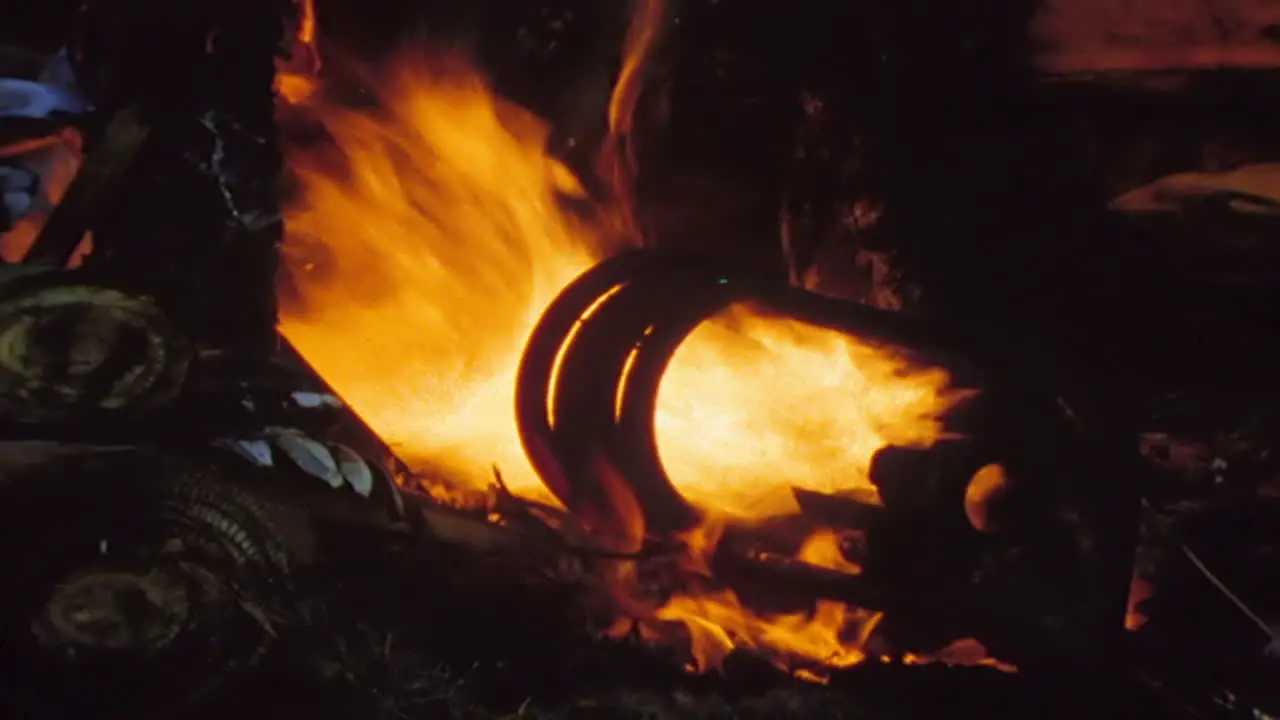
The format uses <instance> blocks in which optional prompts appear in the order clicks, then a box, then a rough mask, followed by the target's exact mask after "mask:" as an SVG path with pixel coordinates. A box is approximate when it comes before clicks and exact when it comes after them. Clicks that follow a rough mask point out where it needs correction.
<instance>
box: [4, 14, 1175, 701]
mask: <svg viewBox="0 0 1280 720" xmlns="http://www.w3.org/2000/svg"><path fill="white" fill-rule="evenodd" d="M161 5H163V3H156V2H147V0H130V2H123V1H121V2H105V1H104V2H96V3H90V4H89V5H88V6H87V9H86V10H84V11H83V12H82V13H81V15H80V16H79V17H78V19H77V28H78V30H77V32H76V34H75V38H74V41H73V42H72V43H71V44H70V45H69V46H68V49H67V50H64V51H63V52H62V53H60V54H58V55H57V56H56V57H54V58H53V59H52V60H51V61H49V63H48V64H47V65H46V66H45V67H44V68H43V69H42V70H41V71H40V72H39V74H38V75H35V74H33V75H32V76H30V77H15V78H8V79H5V80H3V81H2V82H3V83H4V84H3V85H0V100H3V103H4V106H3V109H2V112H3V117H2V118H0V120H2V121H3V122H5V123H13V125H12V127H15V128H21V133H22V138H21V139H20V140H17V141H13V142H10V141H9V139H8V138H6V143H7V144H6V145H5V146H4V148H3V150H2V151H0V160H2V161H3V163H4V164H3V167H0V171H3V173H2V174H0V180H2V181H3V182H4V189H5V193H4V201H5V204H4V208H5V212H6V215H7V223H6V224H5V227H6V228H7V230H8V232H7V233H6V234H5V235H4V242H3V243H0V254H3V256H4V258H5V260H6V261H7V263H8V264H6V265H4V266H3V267H2V268H0V273H2V276H0V419H2V420H3V424H4V428H5V430H6V432H7V435H6V436H5V437H6V441H5V443H4V447H3V451H2V452H0V468H3V472H2V473H0V477H2V478H3V485H0V492H2V493H3V500H0V538H2V540H3V544H0V574H2V575H3V577H4V578H5V586H6V593H5V599H4V603H3V614H2V615H0V654H3V655H4V658H5V660H6V661H13V663H14V665H13V666H18V665H23V666H25V667H28V668H30V669H32V672H30V673H29V674H28V676H24V682H30V683H31V685H30V686H29V687H28V688H27V689H26V691H25V692H24V694H23V701H24V702H27V701H29V702H31V703H33V705H32V707H38V706H40V705H39V703H44V702H47V701H48V700H49V698H56V697H58V696H59V695H60V694H63V693H67V692H72V690H71V688H74V692H75V693H80V694H82V693H85V692H90V691H89V690H86V689H85V688H86V687H89V686H92V687H94V688H98V691H99V692H104V693H119V692H120V689H119V688H120V687H121V683H133V685H132V687H134V688H141V687H143V686H158V685H164V686H171V685H176V684H182V685H183V686H184V687H187V688H188V689H187V690H186V691H184V696H185V697H186V698H187V699H190V698H191V697H196V696H198V695H199V694H200V693H201V692H205V691H209V690H212V689H214V688H215V687H216V686H217V685H218V683H219V681H220V679H221V678H223V677H224V676H225V675H226V674H227V673H229V672H231V671H232V670H234V669H238V668H242V667H246V666H250V665H252V664H253V663H255V662H257V661H258V659H259V658H260V657H262V655H263V654H264V652H265V651H266V650H267V649H268V648H269V647H270V645H271V644H272V642H273V641H274V640H275V639H276V638H277V637H278V636H279V635H280V634H281V633H282V632H285V630H284V628H287V627H288V626H290V625H291V624H294V623H296V622H298V621H299V617H300V616H301V614H302V613H303V609H302V606H303V603H302V602H301V598H302V597H303V596H304V595H305V593H304V592H303V591H302V590H301V589H300V585H305V584H306V582H305V580H300V578H305V577H307V576H309V575H311V576H314V574H315V573H317V572H321V573H322V572H323V568H324V567H325V561H326V558H325V556H326V552H331V550H326V547H327V545H326V539H325V538H326V536H327V534H330V533H333V532H337V531H336V530H335V529H334V528H339V527H340V528H343V529H342V532H352V531H353V529H354V530H355V531H357V532H361V533H367V534H372V535H374V536H377V537H382V536H384V535H385V536H387V537H398V538H402V539H403V538H406V537H407V538H414V539H415V540H421V541H424V542H429V543H431V544H433V545H440V544H443V545H456V546H459V552H472V553H480V554H483V555H486V556H491V557H496V558H502V559H504V560H503V561H504V562H509V563H510V567H511V568H513V572H517V573H528V574H529V575H530V577H533V576H535V575H537V576H541V577H542V578H543V579H545V577H547V576H550V577H552V578H554V580H555V581H556V582H557V583H561V584H563V585H565V586H566V587H573V588H574V589H575V590H574V592H575V597H576V598H577V602H578V604H579V605H580V607H581V608H583V609H586V610H587V611H588V612H587V614H588V615H589V616H590V621H591V623H592V624H593V626H594V629H595V630H596V631H598V632H599V633H600V634H602V635H607V636H611V637H614V638H629V639H635V640H638V641H639V642H641V643H642V644H644V645H647V646H652V647H664V648H667V649H674V652H675V654H676V655H678V656H679V657H681V663H682V664H683V665H685V666H686V667H687V669H688V670H689V671H691V672H696V673H705V672H711V671H715V670H717V669H719V668H720V667H721V666H722V665H723V663H724V661H725V659H726V658H727V657H728V656H729V655H730V654H732V653H735V652H745V653H750V654H754V655H756V656H758V657H760V658H762V659H763V660H764V661H767V662H768V663H770V664H772V665H773V666H775V667H776V668H778V669H779V670H781V671H783V672H785V673H788V674H790V675H793V676H795V677H797V678H801V679H805V680H810V681H813V682H818V683H820V682H824V681H826V679H827V678H828V677H829V676H830V675H831V673H833V672H834V671H836V670H840V669H844V668H849V667H852V666H855V665H859V664H863V663H883V664H908V665H912V664H926V663H944V664H962V665H982V666H987V667H989V668H990V671H991V672H1000V671H1004V672H1017V671H1020V670H1021V671H1024V672H1042V671H1046V670H1061V669H1064V668H1073V669H1078V668H1086V669H1088V670H1089V671H1090V672H1093V673H1095V674H1097V675H1099V676H1107V677H1115V676H1118V675H1125V674H1126V673H1130V672H1131V669H1130V668H1129V667H1128V666H1126V665H1125V664H1124V663H1123V661H1122V660H1121V658H1122V656H1123V654H1124V653H1123V652H1122V650H1123V648H1124V645H1125V642H1126V640H1125V621H1126V613H1127V611H1128V610H1130V608H1129V604H1128V601H1129V594H1130V593H1129V590H1130V580H1131V577H1132V573H1133V566H1134V547H1135V543H1136V540H1137V534H1138V528H1139V490H1138V481H1139V479H1140V478H1141V477H1143V476H1144V474H1145V473H1147V472H1149V468H1148V466H1147V465H1146V464H1145V463H1143V462H1142V461H1141V459H1140V457H1139V455H1138V453H1137V452H1136V448H1134V447H1132V445H1127V444H1126V440H1127V438H1126V437H1125V436H1124V435H1123V434H1122V433H1121V434H1117V433H1115V432H1112V431H1111V429H1110V428H1109V427H1108V424H1109V423H1110V422H1111V421H1110V420H1109V419H1107V418H1105V417H1101V418H1100V417H1099V416H1098V412H1099V411H1098V410H1097V409H1096V408H1094V407H1092V406H1091V405H1090V403H1089V402H1088V400H1087V398H1077V397H1075V396H1073V395H1072V394H1071V393H1070V392H1068V391H1067V390H1066V388H1068V387H1070V383H1069V382H1068V379H1067V378H1059V377H1054V376H1053V374H1052V373H1051V372H1049V371H1046V370H1044V368H1046V367H1052V364H1051V363H1047V364H1045V365H1043V366H1037V363H1036V360H1037V359H1036V358H1031V357H1011V356H1009V355H1008V354H1007V353H1005V352H1004V351H1003V349H993V348H990V347H985V346H983V345H982V344H980V343H975V342H972V340H971V339H969V338H965V337H963V336H962V335H960V334H958V333H954V332H948V331H946V330H944V329H943V328H940V327H936V326H933V325H930V324H928V323H926V322H924V321H922V320H920V319H918V318H916V317H913V316H911V315H908V314H906V313H903V312H898V311H897V310H899V309H900V308H901V306H902V305H903V303H901V302H898V301H896V300H894V301H882V302H878V303H876V304H878V305H881V306H890V307H893V308H894V310H885V309H876V308H873V307H870V306H868V305H866V304H862V303H855V302H851V301H846V300H837V299H832V298H831V297H827V296H823V295H817V294H814V293H812V292H809V291H806V290H804V289H801V288H799V287H797V286H798V285H806V286H808V287H810V289H814V288H818V287H819V286H820V285H821V284H822V283H820V282H818V281H817V280H814V278H815V277H816V276H815V275H814V274H813V272H812V268H813V266H814V264H815V263H816V262H817V261H816V260H814V259H813V258H814V257H815V255H814V254H813V252H812V250H813V248H812V238H808V239H807V240H806V238H805V237H803V236H804V234H805V233H806V232H809V231H808V230H806V227H807V226H805V224H804V222H801V221H799V220H797V213H799V214H803V211H804V202H803V200H802V199H795V198H792V199H791V200H789V201H788V205H787V209H786V213H785V218H784V225H785V226H786V228H787V231H786V232H784V233H783V235H784V236H785V238H786V241H787V242H786V243H784V245H785V246H786V247H787V257H788V260H789V261H790V262H789V265H790V267H789V270H790V273H789V274H790V276H791V277H790V278H789V280H790V282H788V279H786V278H783V277H781V275H782V274H778V275H777V276H774V275H769V274H767V273H764V272H761V270H760V268H758V267H750V266H746V265H747V264H745V263H735V262H725V261H722V260H715V259H711V258H709V257H705V256H703V255H692V254H687V253H682V252H673V251H668V250H657V249H654V248H651V247H650V248H646V247H644V246H646V245H650V244H652V243H651V242H650V241H649V240H648V239H647V238H646V236H645V232H644V231H643V229H642V228H643V225H644V223H643V222H641V220H640V219H639V216H640V214H641V213H639V212H638V210H637V203H638V202H639V200H638V198H637V189H636V185H635V182H634V181H635V176H636V172H637V167H638V165H639V164H640V163H641V162H642V161H643V157H642V154H641V153H640V152H639V150H638V149H637V148H638V147H639V146H640V145H639V140H638V139H637V138H636V137H635V135H636V125H637V123H638V120H637V119H636V118H637V113H638V112H639V111H638V110H637V106H638V104H639V101H640V98H641V96H642V95H643V94H644V93H646V92H649V93H652V92H655V91H653V90H652V89H651V88H650V86H649V84H648V79H647V73H649V72H651V68H652V57H653V55H654V54H655V53H657V52H658V51H659V49H660V47H661V41H662V39H663V35H662V30H663V28H664V27H665V26H666V24H667V21H668V20H669V19H670V18H669V17H668V15H667V14H668V13H669V12H670V8H667V7H666V6H665V5H664V4H663V3H661V2H659V1H658V0H640V1H639V2H637V3H635V6H636V7H635V12H634V13H633V19H632V24H631V26H630V28H629V29H628V31H627V35H626V37H625V38H624V41H623V47H624V52H623V57H622V70H621V72H620V73H619V76H618V79H617V83H616V85H615V86H614V88H613V92H612V95H611V98H610V102H609V105H608V108H607V112H606V113H605V115H606V118H607V132H606V133H605V140H604V142H603V143H601V147H602V149H601V151H600V158H599V160H598V166H599V167H600V168H603V172H601V173H600V174H601V177H602V178H603V179H599V178H592V179H590V180H584V179H580V178H581V177H582V173H581V172H575V171H574V170H572V169H571V168H570V167H569V166H568V165H567V164H566V163H565V162H562V161H561V160H560V159H557V158H556V157H554V156H552V155H551V154H549V153H548V151H547V145H548V131H547V128H546V127H545V126H544V124H543V123H542V122H541V121H540V120H539V119H538V118H537V117H535V116H533V115H532V114H531V113H529V112H527V111H524V110H522V109H520V108H518V107H516V106H514V105H513V104H511V103H508V102H506V101H504V100H503V99H502V98H500V97H499V96H498V95H496V94H495V93H493V92H492V91H491V90H490V88H489V87H488V85H487V84H486V83H485V82H484V81H483V80H482V79H481V78H480V77H479V75H478V74H476V73H475V71H474V70H473V69H472V68H471V67H470V66H469V65H468V64H466V63H465V62H462V61H461V60H460V59H458V58H455V57H444V56H439V55H434V56H428V55H426V54H418V55H412V56H399V57H397V58H396V59H395V60H393V61H391V62H389V63H387V64H386V65H384V66H382V67H380V68H379V71H378V72H377V73H371V74H365V75H362V74H361V73H360V72H357V71H356V70H354V69H352V68H340V70H341V71H342V72H330V70H329V68H322V67H321V63H320V57H321V53H320V52H319V49H318V48H319V45H318V39H317V35H316V20H315V17H314V11H313V8H312V7H311V5H310V3H309V2H303V3H301V4H296V5H295V4H292V3H287V2H278V3H267V2H242V3H226V4H222V5H220V6H219V9H217V10H209V11H208V12H203V11H202V12H200V13H193V14H192V15H190V16H183V17H177V16H174V17H170V16H168V15H164V14H163V13H162V14H161V15H157V16H156V17H159V18H162V20H156V21H155V22H156V23H160V22H163V23H166V24H167V25H172V28H170V31H167V32H166V33H165V34H164V38H165V39H164V45H165V47H164V54H163V55H162V56H163V57H166V58H169V59H170V61H171V62H166V63H162V64H161V65H164V67H157V64H156V63H155V62H154V60H153V58H155V57H157V55H156V52H158V51H157V50H156V49H155V48H150V49H149V50H148V51H147V52H146V53H141V52H139V51H138V49H137V47H138V46H140V44H142V38H143V35H145V34H147V33H149V32H150V30H151V28H152V27H153V25H150V24H147V23H137V22H130V21H128V20H126V19H122V18H128V17H142V15H141V14H140V13H147V12H160V11H161V7H160V6H161ZM124 6H128V7H124ZM202 7H203V6H202ZM167 25H166V26H167ZM152 35H154V34H152ZM347 75H349V76H350V77H347ZM353 78H358V79H354V80H353ZM353 84H357V85H358V86H359V88H358V89H359V91H360V93H359V94H360V95H361V96H362V97H361V99H360V101H359V102H358V103H355V102H352V101H351V97H350V96H351V95H352V94H354V93H352V92H351V90H352V87H350V86H351V85H353ZM812 114H813V113H811V115H812ZM811 122H812V120H811ZM584 142H585V141H584ZM568 144H569V145H571V146H572V145H574V144H575V140H574V139H571V141H570V142H569V143H568ZM68 168H70V170H68ZM72 174H74V178H73V179H71V175H72ZM1139 195H1140V193H1137V194H1135V193H1130V195H1127V196H1125V197H1126V198H1128V199H1127V200H1125V199H1124V198H1122V199H1121V200H1120V201H1117V202H1127V203H1129V204H1133V203H1135V202H1138V200H1136V199H1135V198H1138V197H1139ZM1157 195H1159V193H1157ZM1160 197H1165V196H1164V195H1160ZM158 198H159V199H161V200H158ZM859 208H861V209H860V210H858V211H857V212H854V213H853V216H851V217H852V220H851V222H853V223H854V225H858V226H859V227H861V226H864V225H867V224H871V223H874V222H875V218H876V217H877V214H878V212H879V211H878V209H877V208H876V206H875V205H874V204H872V205H863V206H859ZM806 242H809V243H810V244H809V245H808V246H805V245H804V243H806ZM877 257H880V256H877ZM881 260H882V261H883V258H882V257H881ZM881 270H882V271H883V268H882V269H881ZM882 274H883V273H882ZM806 278H808V280H806ZM387 542H388V543H390V541H389V540H388V541H387Z"/></svg>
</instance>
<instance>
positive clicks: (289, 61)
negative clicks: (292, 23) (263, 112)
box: [276, 0, 320, 103]
mask: <svg viewBox="0 0 1280 720" xmlns="http://www.w3.org/2000/svg"><path fill="white" fill-rule="evenodd" d="M294 6H295V8H296V9H297V13H298V22H297V26H296V27H295V28H294V31H293V38H292V40H291V42H290V43H289V54H288V57H287V58H285V59H284V60H283V61H282V62H280V63H278V64H277V68H276V93H277V94H278V95H279V96H280V97H281V99H283V100H284V101H285V102H288V103H299V102H302V101H304V100H306V99H307V98H309V97H311V96H312V95H313V94H314V93H315V92H316V90H317V89H318V88H319V82H318V77H317V76H318V75H319V73H320V52H319V49H318V48H317V47H316V42H317V36H316V6H315V0H294Z"/></svg>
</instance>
